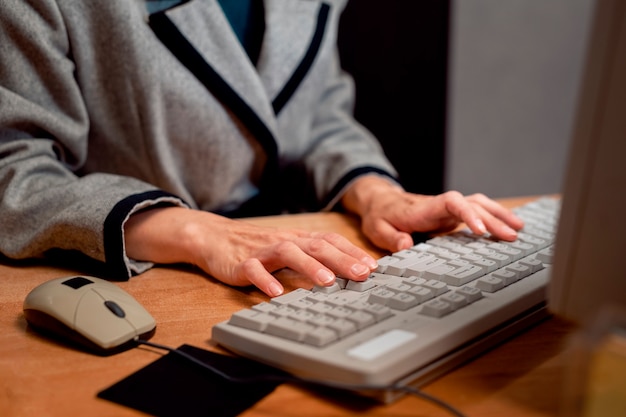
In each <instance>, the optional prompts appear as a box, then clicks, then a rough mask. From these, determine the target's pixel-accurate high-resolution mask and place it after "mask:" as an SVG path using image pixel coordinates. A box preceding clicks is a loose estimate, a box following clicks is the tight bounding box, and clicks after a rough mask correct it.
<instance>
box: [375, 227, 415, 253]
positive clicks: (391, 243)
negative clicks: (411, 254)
mask: <svg viewBox="0 0 626 417" xmlns="http://www.w3.org/2000/svg"><path fill="white" fill-rule="evenodd" d="M363 233H364V234H365V236H367V237H368V239H370V240H371V241H372V243H373V244H374V245H376V246H378V247H379V248H382V249H387V250H388V251H391V252H397V251H400V250H402V249H407V248H409V247H411V246H412V245H413V239H412V238H411V235H410V234H408V233H406V232H404V231H401V230H398V229H397V228H396V227H395V226H393V225H392V224H390V223H389V222H387V221H384V220H382V219H381V220H378V221H375V222H370V223H364V224H363Z"/></svg>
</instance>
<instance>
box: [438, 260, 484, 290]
mask: <svg viewBox="0 0 626 417" xmlns="http://www.w3.org/2000/svg"><path fill="white" fill-rule="evenodd" d="M483 275H484V272H483V269H482V268H481V267H479V266H476V265H466V266H463V267H461V268H458V269H455V270H454V271H452V272H450V273H449V274H446V275H445V276H444V277H443V278H442V280H443V281H444V282H446V283H447V284H449V285H454V286H455V287H460V286H461V285H464V284H467V283H468V282H470V281H473V280H475V279H476V278H478V277H481V276H483Z"/></svg>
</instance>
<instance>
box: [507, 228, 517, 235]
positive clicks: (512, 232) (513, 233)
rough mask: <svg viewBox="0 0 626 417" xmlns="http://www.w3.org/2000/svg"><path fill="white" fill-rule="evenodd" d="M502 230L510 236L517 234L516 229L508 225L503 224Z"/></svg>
mask: <svg viewBox="0 0 626 417" xmlns="http://www.w3.org/2000/svg"><path fill="white" fill-rule="evenodd" d="M504 230H505V231H506V232H507V233H508V234H510V235H511V236H517V231H515V229H513V228H511V227H509V226H504Z"/></svg>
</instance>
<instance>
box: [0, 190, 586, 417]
mask: <svg viewBox="0 0 626 417" xmlns="http://www.w3.org/2000/svg"><path fill="white" fill-rule="evenodd" d="M527 200H528V199H510V200H504V201H503V203H504V204H506V205H508V206H511V207H512V206H516V205H519V204H521V203H524V202H526V201H527ZM250 221H254V222H256V223H259V224H272V225H284V226H295V227H300V228H304V229H311V230H333V231H337V232H340V233H342V234H344V235H345V236H346V237H348V238H349V239H350V240H352V241H353V242H355V243H357V244H359V245H362V246H363V247H365V248H367V249H368V250H369V251H370V252H371V253H372V254H374V255H375V256H380V255H382V253H381V252H379V251H377V250H376V249H375V248H373V247H372V246H370V245H369V244H367V243H366V241H365V239H364V237H363V236H362V235H361V234H360V233H359V231H358V228H357V224H356V222H355V221H354V219H352V218H349V217H346V216H342V215H340V214H336V213H323V214H321V213H320V214H303V215H296V216H282V217H268V218H257V219H250ZM73 273H76V271H72V270H69V269H62V268H58V267H50V266H41V265H31V266H19V267H18V266H14V265H7V264H0V289H1V290H0V313H1V314H0V416H3V417H26V416H29V417H30V416H36V417H48V416H50V417H52V416H59V417H72V416H81V417H83V416H90V417H94V416H118V417H124V416H137V415H142V414H141V413H138V412H136V411H134V410H131V409H128V408H125V407H121V406H118V405H116V404H113V403H110V402H107V401H105V400H101V399H98V398H97V397H96V393H97V392H99V391H100V390H102V389H104V388H106V387H108V386H110V385H112V384H113V383H115V382H117V381H119V380H121V379H123V378H125V377H126V376H128V375H130V374H132V373H133V372H135V371H137V370H139V369H140V368H142V367H143V366H145V365H147V364H149V363H151V362H153V361H154V360H156V359H157V358H158V357H159V356H160V355H161V354H162V353H161V352H156V351H153V350H150V349H145V348H140V349H133V350H130V351H127V352H124V353H121V354H118V355H115V356H110V357H98V356H93V355H90V354H87V353H83V352H79V351H75V350H72V349H69V348H67V347H65V346H63V345H60V344H57V343H55V342H52V341H50V340H48V339H44V338H42V337H40V336H39V335H38V334H36V333H34V332H33V331H32V330H31V329H29V328H28V327H27V324H26V321H25V319H24V316H23V314H22V302H23V300H24V298H25V297H26V295H27V294H28V292H29V291H30V290H31V289H32V288H34V287H35V286H36V285H38V284H40V283H42V282H44V281H47V280H50V279H52V278H57V277H61V276H67V275H70V274H73ZM284 279H287V280H289V279H290V277H287V276H286V277H284ZM119 285H120V286H121V287H122V288H124V289H125V290H126V291H128V292H129V293H130V294H132V295H133V296H134V297H135V298H136V299H137V300H138V301H139V302H141V303H142V304H143V305H144V306H145V307H146V308H147V309H148V310H149V311H150V312H151V313H152V315H153V316H154V317H155V319H156V321H157V323H158V325H157V331H156V335H155V336H154V337H153V339H152V340H153V341H155V342H158V343H162V344H165V345H169V346H174V347H176V346H180V345H182V344H185V343H187V344H191V345H194V346H198V347H201V348H205V349H212V350H215V349H216V348H215V347H214V346H212V345H211V344H210V341H209V339H210V335H211V326H212V325H213V324H215V323H217V322H220V321H222V320H226V319H228V318H229V317H230V315H231V314H232V313H233V312H234V311H237V310H239V309H241V308H245V307H248V306H251V305H253V304H255V303H258V302H260V301H263V300H266V297H265V296H264V295H263V294H262V293H260V292H259V291H256V290H254V289H250V288H247V289H241V288H230V287H227V286H226V285H223V284H221V283H218V282H215V281H214V280H212V279H210V278H207V277H206V276H205V275H203V274H201V273H198V272H197V271H194V270H192V269H191V268H190V269H174V268H155V269H153V270H150V271H149V272H147V273H145V274H143V275H141V276H138V277H134V278H132V279H131V280H130V281H128V282H122V283H120V284H119ZM573 330H574V329H573V328H572V327H571V326H570V325H568V324H566V323H564V322H562V321H560V320H558V319H555V318H552V319H549V320H547V321H546V322H543V323H541V324H539V325H537V326H536V327H534V328H532V329H530V330H529V331H527V332H525V333H523V334H520V335H519V336H517V337H515V338H514V339H512V340H510V341H508V342H506V343H505V344H503V345H501V346H499V347H497V348H495V349H493V350H492V351H490V352H488V353H486V354H484V355H482V356H481V357H479V358H477V359H475V360H473V361H471V362H470V363H468V364H466V365H464V366H463V367H461V368H459V369H457V370H455V371H453V372H451V373H449V374H447V375H445V376H443V377H441V378H440V379H438V380H436V381H434V382H433V383H431V384H429V385H428V386H427V387H425V391H426V392H427V393H429V394H432V395H435V396H437V397H439V398H441V399H442V400H445V401H447V402H449V403H451V404H452V405H454V406H455V407H457V408H459V409H460V410H461V411H463V412H464V413H466V415H467V416H475V417H489V416H498V417H500V416H506V417H516V416H536V417H539V416H541V417H545V416H557V415H558V408H559V397H560V387H561V385H562V383H561V382H562V379H563V370H564V369H565V366H566V365H565V360H566V359H567V356H566V346H567V342H568V337H569V336H570V334H571V333H572V331H573ZM351 415H355V416H356V415H358V416H364V415H369V416H449V414H447V413H446V412H445V411H442V410H441V409H439V408H437V407H435V406H433V405H431V404H429V403H427V402H425V401H423V400H420V399H417V398H413V397H405V398H403V399H401V400H399V401H398V402H396V403H394V404H391V405H388V406H384V405H376V406H371V405H370V404H369V403H366V402H361V401H355V400H342V399H338V398H334V399H333V398H328V397H323V396H318V395H312V393H311V392H309V391H306V390H301V389H298V388H294V387H292V386H290V385H282V386H280V387H279V388H278V389H277V390H276V391H274V392H273V393H272V394H271V395H269V396H267V397H266V398H265V399H263V400H262V401H261V402H260V403H258V404H257V405H256V406H255V407H254V408H252V409H250V410H248V411H247V412H245V413H244V416H245V417H254V416H257V417H260V416H273V417H277V416H284V417H288V416H298V417H304V416H351Z"/></svg>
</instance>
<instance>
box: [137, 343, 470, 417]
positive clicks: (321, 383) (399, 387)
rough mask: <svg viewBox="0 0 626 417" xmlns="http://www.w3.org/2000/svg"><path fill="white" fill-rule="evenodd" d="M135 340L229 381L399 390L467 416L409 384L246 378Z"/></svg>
mask: <svg viewBox="0 0 626 417" xmlns="http://www.w3.org/2000/svg"><path fill="white" fill-rule="evenodd" d="M135 342H136V343H137V344H139V345H146V346H149V347H152V348H155V349H160V350H165V351H168V352H171V353H173V354H175V355H178V356H180V357H182V358H184V359H186V360H188V361H190V362H192V363H193V364H195V365H198V366H199V367H201V368H203V369H205V370H208V371H209V372H211V373H213V374H215V375H218V376H220V377H222V378H224V379H225V380H227V381H229V382H233V383H244V384H245V383H255V382H281V383H296V384H297V383H301V384H308V385H317V386H321V387H326V388H334V389H343V390H349V391H397V392H403V393H405V394H410V395H413V396H415V397H418V398H421V399H423V400H426V401H428V402H431V403H433V404H435V405H437V406H439V407H441V408H443V409H444V410H446V411H447V412H449V413H450V414H451V415H453V416H455V417H465V415H464V414H463V413H461V412H460V411H459V410H457V409H456V408H454V407H453V406H452V405H450V404H448V403H447V402H445V401H443V400H440V399H439V398H437V397H434V396H432V395H429V394H426V393H425V392H423V391H421V390H419V389H417V388H414V387H410V386H407V385H396V384H390V385H367V384H366V385H357V384H343V383H339V382H330V381H320V380H315V379H309V378H300V377H297V376H293V375H285V376H273V375H263V376H257V377H245V378H240V377H234V376H231V375H228V374H227V373H225V372H223V371H221V370H219V369H217V368H216V367H214V366H212V365H210V364H208V363H205V362H202V361H201V360H198V359H197V358H195V357H194V356H192V355H190V354H188V353H186V352H183V351H181V350H178V349H175V348H172V347H170V346H166V345H162V344H159V343H154V342H150V341H147V340H142V339H139V338H135Z"/></svg>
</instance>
